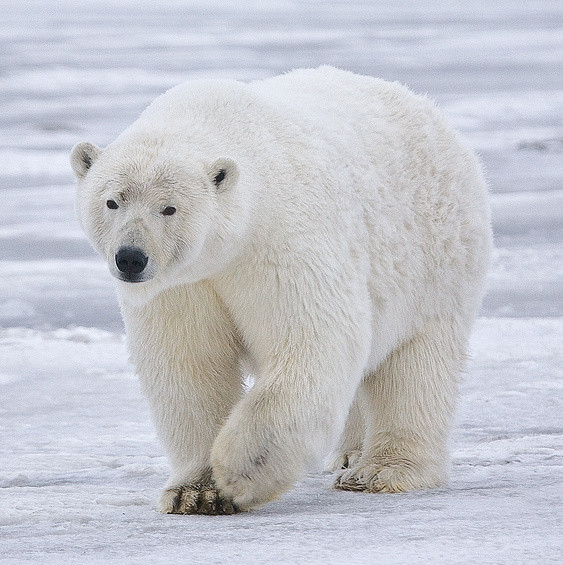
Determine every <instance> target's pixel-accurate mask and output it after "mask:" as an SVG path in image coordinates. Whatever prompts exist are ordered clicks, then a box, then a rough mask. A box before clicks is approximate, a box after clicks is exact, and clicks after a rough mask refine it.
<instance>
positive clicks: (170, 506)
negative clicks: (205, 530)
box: [158, 483, 238, 515]
mask: <svg viewBox="0 0 563 565" xmlns="http://www.w3.org/2000/svg"><path fill="white" fill-rule="evenodd" d="M158 510H159V511H160V512H162V513H163V514H208V515H219V514H235V513H236V512H238V508H237V507H236V506H235V504H233V501H232V500H231V499H230V498H226V497H223V496H222V495H221V494H220V493H219V491H218V490H217V487H216V486H215V485H214V484H212V483H206V484H201V483H197V484H190V485H181V486H179V487H174V488H171V489H168V490H166V491H165V492H164V493H163V495H162V497H161V498H160V502H159V505H158Z"/></svg>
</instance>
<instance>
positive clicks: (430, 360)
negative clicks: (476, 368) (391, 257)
mask: <svg viewBox="0 0 563 565" xmlns="http://www.w3.org/2000/svg"><path fill="white" fill-rule="evenodd" d="M463 333H464V332H461V334H462V335H463ZM464 349H465V338H464V337H458V333H457V332H456V331H455V322H450V323H448V322H444V321H435V322H432V323H431V324H428V325H427V326H426V327H425V328H424V330H423V331H421V332H419V333H418V335H416V336H415V337H414V338H413V339H411V340H410V341H408V342H407V343H405V344H403V345H402V346H400V347H399V348H398V349H397V350H396V351H395V352H393V353H392V354H391V355H390V356H389V357H388V358H387V360H386V361H385V362H384V363H383V364H382V365H381V366H380V367H379V368H378V370H377V371H376V372H374V373H372V374H371V375H369V376H368V377H367V379H366V380H365V381H364V383H363V384H362V390H361V393H362V394H363V398H362V401H363V402H365V403H366V407H367V408H369V411H368V410H366V414H365V416H366V419H367V422H366V425H367V429H366V439H365V444H364V451H363V454H362V457H361V459H360V460H359V461H358V462H357V464H356V465H355V466H353V467H352V468H349V469H343V470H341V471H340V473H339V475H338V476H337V478H336V481H335V483H334V486H335V488H338V489H343V490H357V491H366V492H404V491H410V490H415V489H420V488H434V487H437V486H440V485H441V484H443V483H444V481H445V480H446V477H447V467H448V457H447V441H448V434H449V431H450V427H451V423H452V420H453V412H454V407H455V401H456V397H457V390H458V375H459V372H460V370H461V365H462V361H463V358H464Z"/></svg>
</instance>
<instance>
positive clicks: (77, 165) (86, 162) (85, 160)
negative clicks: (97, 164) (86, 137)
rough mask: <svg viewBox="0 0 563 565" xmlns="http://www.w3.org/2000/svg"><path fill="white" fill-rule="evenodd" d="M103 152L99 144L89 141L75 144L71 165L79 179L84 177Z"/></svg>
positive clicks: (71, 155)
mask: <svg viewBox="0 0 563 565" xmlns="http://www.w3.org/2000/svg"><path fill="white" fill-rule="evenodd" d="M101 152H102V150H101V149H100V148H99V147H98V146H97V145H94V144H93V143H88V142H87V141H86V142H83V143H78V144H77V145H75V146H74V147H73V149H72V152H71V154H70V165H71V167H72V170H73V171H74V174H75V175H76V176H77V177H78V178H79V179H81V178H83V177H84V176H85V175H86V173H87V172H88V170H89V169H90V167H91V166H92V165H93V164H94V161H95V160H96V159H97V158H98V157H99V156H100V153H101Z"/></svg>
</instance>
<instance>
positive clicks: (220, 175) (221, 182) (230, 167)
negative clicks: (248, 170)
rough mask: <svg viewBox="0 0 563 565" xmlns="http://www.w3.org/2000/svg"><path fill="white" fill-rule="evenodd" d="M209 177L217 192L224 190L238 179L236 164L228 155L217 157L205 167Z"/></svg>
mask: <svg viewBox="0 0 563 565" xmlns="http://www.w3.org/2000/svg"><path fill="white" fill-rule="evenodd" d="M207 172H208V175H209V179H210V180H211V183H212V184H213V186H215V190H216V191H217V192H225V190H228V189H229V188H231V187H233V186H235V184H236V183H237V181H238V177H239V172H238V165H237V163H236V161H235V160H234V159H231V158H230V157H219V159H217V160H216V161H214V162H213V163H212V164H211V165H209V167H208V169H207Z"/></svg>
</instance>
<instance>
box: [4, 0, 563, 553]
mask: <svg viewBox="0 0 563 565" xmlns="http://www.w3.org/2000/svg"><path fill="white" fill-rule="evenodd" d="M0 9H1V13H2V18H0V100H1V101H2V104H1V107H2V112H0V133H1V135H0V398H1V402H0V563H14V564H15V563H31V562H39V563H46V564H59V563H86V564H88V563H93V564H98V563H100V564H101V563H112V562H114V563H139V564H141V563H143V564H144V563H153V564H160V563H163V564H164V563H170V562H178V563H244V564H252V563H358V564H362V563H382V564H395V563H397V564H399V563H401V564H402V563H405V564H407V563H408V564H411V563H460V564H462V563H463V564H465V563H468V564H469V563H482V564H488V563H491V564H493V563H494V564H496V563H498V564H500V563H522V564H528V563H560V562H562V561H563V549H562V546H561V539H562V538H563V532H562V528H561V525H560V524H561V520H562V494H563V480H562V460H561V452H562V448H563V430H562V427H563V426H562V414H563V410H562V408H563V406H562V404H563V390H562V388H563V384H562V379H561V373H562V369H561V367H562V359H561V351H562V349H563V348H562V342H563V340H562V335H561V334H562V333H563V324H562V323H561V320H562V318H561V317H562V315H563V313H562V311H563V257H562V255H563V245H562V243H563V233H562V232H563V220H562V217H563V186H562V182H561V180H562V178H563V174H562V173H563V170H562V169H563V165H562V163H563V158H562V156H563V128H562V124H561V116H562V115H563V89H562V81H561V77H562V76H563V73H562V68H561V60H562V45H563V33H562V28H561V21H563V7H562V6H561V3H560V2H557V1H551V2H550V1H539V0H528V1H527V2H514V1H512V0H498V1H495V2H484V1H478V0H469V1H467V2H451V1H447V0H430V1H427V2H406V1H404V2H403V1H400V0H382V1H378V2H371V1H369V0H347V1H338V0H332V1H328V2H324V1H323V2H320V1H316V0H311V1H305V0H302V1H295V2H284V1H282V0H266V1H262V2H260V1H258V0H256V1H250V0H239V1H238V2H230V1H229V2H228V1H226V0H224V1H217V0H206V1H203V0H201V1H191V2H185V1H181V0H161V1H159V2H153V1H149V0H125V1H121V2H118V1H117V0H115V1H110V0H98V1H95V2H94V1H92V0H83V1H81V2H76V1H71V0H61V1H57V2H55V3H47V2H43V1H41V0H36V1H32V0H20V1H19V2H8V1H7V0H0ZM323 63H328V64H333V65H336V66H340V67H343V68H347V69H350V70H353V71H356V72H362V73H366V74H371V75H377V76H381V77H383V78H387V79H391V80H399V81H401V82H404V83H407V84H409V85H410V86H411V87H412V88H413V89H414V90H416V91H419V92H427V93H428V94H429V95H430V96H431V97H433V98H435V99H436V100H437V101H438V103H439V104H440V106H441V107H442V108H443V109H444V111H445V112H446V114H447V115H448V116H449V117H450V119H451V120H452V122H453V123H454V124H455V125H456V126H457V127H458V128H459V129H460V131H461V132H462V134H463V135H464V136H465V137H466V138H467V139H468V141H469V143H470V144H471V145H472V146H473V147H474V148H475V149H476V150H477V151H479V153H480V154H481V155H482V157H483V161H484V165H485V167H486V170H487V174H488V177H489V180H490V184H491V191H492V207H493V225H494V229H495V241H496V250H495V255H494V263H493V267H492V269H491V273H490V276H489V292H488V294H487V296H486V298H485V302H484V305H483V309H482V312H481V318H480V319H479V321H478V323H477V324H476V328H475V332H474V335H473V338H472V355H473V358H472V361H471V362H470V364H469V367H468V371H467V374H466V375H465V380H464V385H463V388H462V396H461V399H460V405H459V412H458V426H457V428H456V431H455V433H454V435H453V438H452V473H451V482H450V484H449V485H448V486H447V487H445V488H443V489H439V490H436V491H432V492H416V493H410V494H405V495H362V494H356V493H346V492H336V491H332V490H330V489H328V488H327V484H328V482H329V477H328V476H325V475H322V474H314V475H310V476H308V477H306V478H305V480H303V481H302V482H300V483H299V484H298V485H297V486H296V488H295V489H294V490H292V491H290V492H288V493H287V494H286V495H284V496H283V497H282V498H281V499H280V500H279V501H276V502H274V503H271V504H269V505H267V506H265V507H264V508H261V509H259V510H257V511H254V512H252V513H249V514H244V515H237V516H232V517H202V516H190V517H179V516H162V515H160V514H157V513H156V512H155V510H154V506H155V502H156V499H157V497H158V493H159V490H160V488H161V486H162V484H163V483H164V481H165V480H166V477H167V469H168V468H167V462H166V460H165V458H164V456H163V453H162V449H161V448H160V446H159V444H158V442H157V441H156V439H155V435H154V431H153V427H152V425H151V423H150V420H149V415H148V411H147V407H146V404H145V402H144V400H143V398H142V397H141V395H140V393H139V388H138V385H137V381H136V378H135V376H134V374H133V372H132V369H131V367H130V366H129V365H128V364H127V355H126V351H125V343H124V337H123V329H122V324H121V321H120V318H119V310H118V307H117V303H116V301H115V298H114V296H113V287H112V281H111V280H110V276H109V274H108V273H107V269H106V267H105V265H104V264H103V263H102V262H101V261H100V260H99V259H98V258H96V256H95V255H94V253H93V252H92V251H91V249H90V247H89V245H88V243H87V242H86V240H85V239H84V236H83V235H82V232H81V230H80V227H79V226H78V224H77V222H76V220H75V219H74V211H73V207H74V202H73V201H74V187H73V185H72V178H71V172H70V168H69V165H68V153H69V150H70V148H71V147H72V145H73V144H74V143H76V142H78V141H83V140H90V141H93V142H95V143H97V144H99V145H102V146H103V145H105V144H107V143H108V142H110V141H111V140H112V139H113V138H114V137H115V136H116V135H117V134H118V133H119V132H120V131H121V130H122V129H123V128H124V127H126V126H127V125H128V124H129V123H130V122H131V121H132V120H133V119H135V117H136V116H137V115H138V114H139V113H140V111H141V110H142V109H143V108H144V106H145V105H146V104H147V103H148V102H149V101H150V100H151V99H152V98H154V97H155V96H156V95H157V94H159V93H160V92H162V91H163V90H165V89H166V88H168V87H170V86H173V85H174V84H176V83H178V82H181V81H183V80H185V79H188V78H193V77H202V76H213V77H218V76H220V77H229V78H236V79H240V80H251V79H256V78H262V77H266V76H271V75H273V74H276V73H279V72H283V71H285V70H288V69H291V68H294V67H302V66H317V65H319V64H323Z"/></svg>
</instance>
